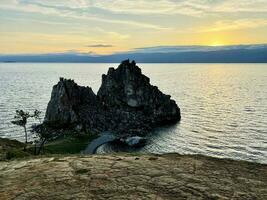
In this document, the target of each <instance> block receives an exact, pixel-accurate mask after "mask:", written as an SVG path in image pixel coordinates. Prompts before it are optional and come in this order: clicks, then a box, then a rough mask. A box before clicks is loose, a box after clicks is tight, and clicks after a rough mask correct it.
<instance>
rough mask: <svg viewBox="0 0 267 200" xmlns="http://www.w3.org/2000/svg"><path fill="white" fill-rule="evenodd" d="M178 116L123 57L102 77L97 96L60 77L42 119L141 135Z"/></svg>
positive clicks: (169, 102) (170, 103) (173, 105)
mask: <svg viewBox="0 0 267 200" xmlns="http://www.w3.org/2000/svg"><path fill="white" fill-rule="evenodd" d="M180 118H181V116H180V109H179V107H178V106H177V105H176V103H175V101H174V100H171V99H170V96H169V95H165V94H163V93H162V92H161V91H160V90H159V89H158V88H157V87H156V86H152V85H151V84H150V81H149V78H148V77H146V76H145V75H143V74H142V73H141V69H140V68H139V67H138V66H136V64H135V62H134V61H133V62H131V63H130V62H129V60H126V61H123V62H122V63H121V64H120V65H119V67H118V68H117V69H114V68H110V69H109V70H108V73H107V75H103V76H102V85H101V87H100V89H99V91H98V93H97V96H96V95H95V94H94V93H93V91H92V90H91V88H88V87H81V86H78V85H77V84H76V83H74V81H72V80H66V79H62V78H61V79H60V82H59V83H58V84H57V85H55V86H54V87H53V91H52V95H51V100H50V102H49V104H48V107H47V112H46V117H45V121H46V122H56V123H58V124H75V125H77V126H80V127H82V128H84V129H89V130H96V131H112V132H114V133H119V134H123V135H136V134H137V135H141V134H145V133H147V132H148V131H150V130H151V129H152V128H154V127H156V126H159V125H164V124H169V123H174V122H177V121H179V120H180Z"/></svg>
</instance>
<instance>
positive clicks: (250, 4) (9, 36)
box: [0, 0, 267, 55]
mask: <svg viewBox="0 0 267 200" xmlns="http://www.w3.org/2000/svg"><path fill="white" fill-rule="evenodd" d="M266 43H267V0H0V44H1V45H0V54H38V53H61V52H80V53H89V54H92V55H94V54H112V53H118V52H123V51H129V50H132V49H135V48H143V47H153V46H173V45H187V46H188V45H208V46H220V45H237V44H266Z"/></svg>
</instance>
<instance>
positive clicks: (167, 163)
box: [0, 154, 267, 200]
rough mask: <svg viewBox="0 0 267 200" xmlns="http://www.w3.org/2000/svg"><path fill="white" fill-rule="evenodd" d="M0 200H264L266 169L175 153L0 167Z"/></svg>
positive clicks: (47, 159) (29, 161) (14, 163)
mask: <svg viewBox="0 0 267 200" xmlns="http://www.w3.org/2000/svg"><path fill="white" fill-rule="evenodd" d="M0 199H1V200H2V199H3V200H5V199H18V200H20V199H25V200H26V199H27V200H28V199H54V200H56V199H60V200H62V199H113V200H114V199H118V200H122V199H158V200H160V199H173V200H179V199H205V200H206V199H210V200H212V199H214V200H215V199H218V200H219V199H223V200H224V199H225V200H226V199H232V200H257V199H261V200H265V199H267V165H262V164H255V163H249V162H244V161H233V160H227V159H215V158H209V157H205V156H199V155H195V156H182V155H178V154H166V155H162V156H156V155H126V154H117V155H116V154H115V155H102V156H101V155H94V156H78V155H77V156H71V157H63V156H56V157H44V158H38V157H37V158H34V159H25V160H13V161H9V162H0Z"/></svg>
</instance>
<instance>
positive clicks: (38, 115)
mask: <svg viewBox="0 0 267 200" xmlns="http://www.w3.org/2000/svg"><path fill="white" fill-rule="evenodd" d="M41 113H42V112H41V111H40V110H37V109H35V111H34V113H33V115H32V117H33V118H34V119H36V120H38V121H39V122H40V124H41V123H42V118H41Z"/></svg>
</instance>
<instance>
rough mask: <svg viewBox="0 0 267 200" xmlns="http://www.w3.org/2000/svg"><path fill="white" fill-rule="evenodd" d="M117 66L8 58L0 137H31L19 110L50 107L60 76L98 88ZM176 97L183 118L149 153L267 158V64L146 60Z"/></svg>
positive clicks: (0, 81)
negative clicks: (20, 123)
mask: <svg viewBox="0 0 267 200" xmlns="http://www.w3.org/2000/svg"><path fill="white" fill-rule="evenodd" d="M111 66H112V67H116V66H117V64H58V63H57V64H34V63H1V64H0V137H8V138H16V139H18V140H21V141H23V130H22V129H21V128H19V127H16V126H14V125H12V124H11V123H10V121H11V120H12V119H13V116H14V113H15V110H16V109H21V108H22V109H25V110H29V111H32V110H34V109H39V110H41V111H43V115H44V113H45V109H46V106H47V103H48V101H49V99H50V94H51V90H52V86H53V85H54V84H56V83H57V82H58V80H59V77H66V78H72V79H74V80H75V81H76V82H77V83H78V84H80V85H86V86H91V87H92V88H93V90H94V91H95V92H97V90H98V88H99V86H100V84H101V75H102V74H103V73H106V72H107V69H108V67H111ZM139 66H140V67H141V68H142V71H143V73H144V74H146V75H147V76H149V77H150V79H151V83H152V84H154V85H157V86H158V87H159V88H160V89H161V90H162V91H163V92H164V93H167V94H170V95H172V98H173V99H174V100H176V102H177V103H178V105H179V106H180V108H181V112H182V120H181V122H180V123H179V124H177V125H174V126H172V127H163V128H160V129H158V130H155V131H154V132H153V134H151V135H152V136H151V137H150V139H149V141H148V145H147V146H145V147H144V148H143V149H141V150H139V151H142V152H153V153H165V152H178V153H182V154H204V155H209V156H214V157H227V158H233V159H241V160H249V161H256V162H261V163H267V64H139ZM30 123H34V122H33V121H31V122H30Z"/></svg>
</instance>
